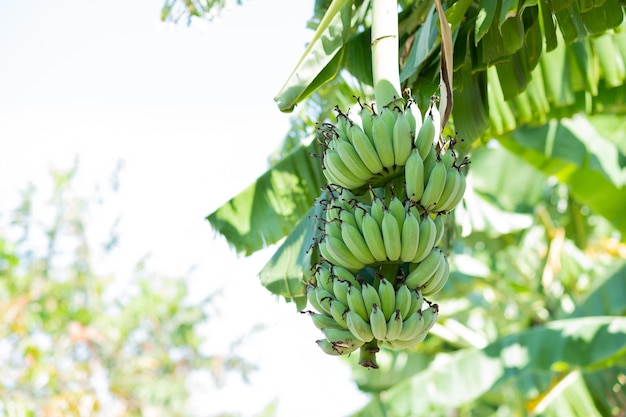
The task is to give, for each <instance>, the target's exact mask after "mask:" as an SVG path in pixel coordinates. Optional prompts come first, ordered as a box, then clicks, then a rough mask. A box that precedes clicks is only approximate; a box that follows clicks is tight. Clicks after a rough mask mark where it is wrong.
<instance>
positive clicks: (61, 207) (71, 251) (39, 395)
mask: <svg viewBox="0 0 626 417" xmlns="http://www.w3.org/2000/svg"><path fill="white" fill-rule="evenodd" d="M75 174H76V168H74V169H72V170H70V171H68V172H54V173H53V181H54V187H53V188H54V191H53V194H52V196H51V198H50V200H49V203H48V205H47V206H46V207H35V204H34V203H33V201H34V199H35V198H34V197H35V194H36V193H35V188H34V187H33V186H30V187H28V188H27V189H26V190H25V191H24V192H23V194H22V203H21V204H20V206H19V207H18V208H17V209H15V210H14V211H13V212H12V213H10V219H9V220H10V221H9V222H8V223H9V224H5V225H4V227H0V375H1V376H0V415H3V416H35V415H36V416H99V415H106V416H113V415H115V416H148V415H149V416H189V415H192V413H191V410H190V409H189V406H188V404H187V399H188V398H189V393H190V389H189V388H190V387H189V377H190V375H191V373H192V372H193V373H196V374H197V373H205V374H207V375H210V376H211V377H212V379H213V380H214V381H215V382H216V383H217V384H218V386H219V384H220V383H222V382H223V381H224V378H225V376H226V374H227V373H229V372H237V373H241V374H243V375H244V377H245V376H246V375H247V373H248V372H250V371H251V370H252V369H253V366H252V365H251V364H247V363H245V362H244V361H243V360H242V359H241V358H239V357H237V356H236V355H234V354H231V355H228V356H221V355H214V354H209V353H207V352H206V347H204V348H203V347H202V345H203V342H205V341H204V340H203V339H202V338H201V337H200V335H199V333H198V330H199V326H200V325H202V324H203V323H206V321H207V320H210V319H211V315H210V313H211V311H212V309H211V306H212V303H213V301H214V299H213V298H214V297H215V295H216V294H212V295H210V296H208V297H206V298H205V299H203V300H201V301H200V302H197V303H196V302H194V303H193V304H191V303H190V302H189V301H188V300H187V297H188V291H187V287H186V282H185V277H166V276H161V275H159V274H156V273H153V272H150V271H149V270H148V269H147V267H146V262H145V260H140V261H139V262H138V264H137V266H136V269H135V271H132V273H131V275H132V277H131V278H125V277H119V276H118V277H113V276H101V275H98V274H97V273H96V272H95V271H94V269H93V266H92V265H93V259H94V258H96V257H98V258H99V259H102V258H104V259H106V257H107V256H111V255H112V251H113V248H114V246H115V244H114V242H115V241H116V240H117V235H116V233H115V232H113V235H112V239H110V240H109V242H107V243H105V244H104V245H103V247H104V248H105V250H104V253H102V251H98V250H94V248H93V245H92V244H91V243H90V240H89V238H88V234H89V231H90V225H92V224H93V223H92V221H93V220H92V219H90V216H91V212H90V207H91V205H93V202H90V201H88V200H87V199H86V198H84V197H81V196H80V195H77V194H76V193H75V191H74V187H73V183H72V180H73V179H74V177H75Z"/></svg>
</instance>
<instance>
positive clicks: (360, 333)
mask: <svg viewBox="0 0 626 417" xmlns="http://www.w3.org/2000/svg"><path fill="white" fill-rule="evenodd" d="M346 324H347V326H348V329H349V330H350V331H351V332H352V334H353V335H354V337H356V338H357V339H359V340H360V341H362V342H369V341H371V340H373V339H374V334H373V333H372V328H371V326H370V324H369V323H368V322H367V321H366V320H365V319H363V317H361V315H359V314H357V313H355V312H354V311H352V310H348V311H347V312H346Z"/></svg>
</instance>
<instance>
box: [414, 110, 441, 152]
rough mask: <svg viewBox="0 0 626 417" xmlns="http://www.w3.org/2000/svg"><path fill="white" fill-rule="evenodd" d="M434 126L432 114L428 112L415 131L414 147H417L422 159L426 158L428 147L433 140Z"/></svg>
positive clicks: (431, 144) (430, 146)
mask: <svg viewBox="0 0 626 417" xmlns="http://www.w3.org/2000/svg"><path fill="white" fill-rule="evenodd" d="M435 134H436V128H435V123H434V121H433V118H432V116H431V115H430V113H429V112H427V113H426V117H424V123H423V124H422V126H421V127H420V129H419V130H418V132H417V136H416V137H415V147H416V148H417V150H418V152H419V154H420V156H421V157H422V160H424V159H426V156H427V155H428V152H429V151H430V148H432V146H433V141H434V140H435Z"/></svg>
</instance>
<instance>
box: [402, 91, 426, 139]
mask: <svg viewBox="0 0 626 417" xmlns="http://www.w3.org/2000/svg"><path fill="white" fill-rule="evenodd" d="M404 112H405V113H406V114H407V118H408V119H409V126H410V127H411V132H413V135H414V136H415V135H417V132H418V131H419V129H420V128H421V127H422V112H421V111H420V108H419V106H418V105H417V103H416V102H415V100H413V99H411V100H410V101H409V103H408V105H407V107H406V108H405V109H404Z"/></svg>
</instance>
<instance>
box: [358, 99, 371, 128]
mask: <svg viewBox="0 0 626 417" xmlns="http://www.w3.org/2000/svg"><path fill="white" fill-rule="evenodd" d="M359 104H360V105H361V111H359V117H360V118H361V127H362V128H363V132H365V134H366V135H367V136H368V137H372V121H373V117H374V110H373V109H372V106H371V105H369V104H363V103H361V102H359Z"/></svg>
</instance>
